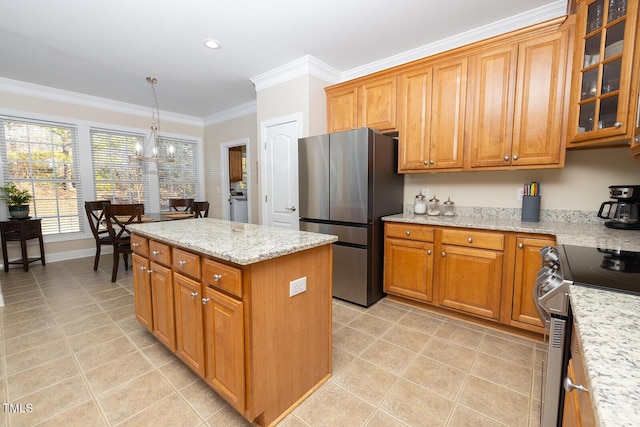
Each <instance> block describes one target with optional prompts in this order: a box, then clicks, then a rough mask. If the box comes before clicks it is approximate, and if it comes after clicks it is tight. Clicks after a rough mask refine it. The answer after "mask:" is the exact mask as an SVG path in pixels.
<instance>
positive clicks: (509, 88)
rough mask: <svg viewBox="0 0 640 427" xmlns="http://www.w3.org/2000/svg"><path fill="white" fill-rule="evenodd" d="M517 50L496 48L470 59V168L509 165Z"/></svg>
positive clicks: (504, 47)
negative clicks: (471, 82)
mask: <svg viewBox="0 0 640 427" xmlns="http://www.w3.org/2000/svg"><path fill="white" fill-rule="evenodd" d="M517 51H518V49H517V46H515V45H509V46H500V47H498V48H495V49H492V50H488V51H486V52H482V53H478V54H477V55H474V56H473V57H472V59H471V66H472V70H471V71H470V73H471V76H472V81H473V89H472V90H471V91H470V92H469V95H470V96H469V105H470V106H472V116H471V123H472V128H471V135H470V141H469V146H470V161H469V165H470V167H472V168H475V167H487V166H505V165H508V164H510V159H511V145H512V141H513V102H514V94H515V76H516V58H517Z"/></svg>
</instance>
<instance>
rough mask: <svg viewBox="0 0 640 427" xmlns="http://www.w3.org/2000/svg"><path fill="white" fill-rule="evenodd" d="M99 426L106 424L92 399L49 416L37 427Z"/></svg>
mask: <svg viewBox="0 0 640 427" xmlns="http://www.w3.org/2000/svg"><path fill="white" fill-rule="evenodd" d="M60 426H64V427H101V426H107V424H106V420H105V419H104V417H103V416H102V414H101V412H100V410H99V409H98V406H97V405H96V403H95V402H94V401H89V402H84V403H81V404H80V405H78V406H74V407H73V408H69V409H67V410H66V411H63V412H62V413H60V414H58V415H56V416H54V417H52V418H49V419H47V420H45V421H43V422H41V423H40V424H38V427H60Z"/></svg>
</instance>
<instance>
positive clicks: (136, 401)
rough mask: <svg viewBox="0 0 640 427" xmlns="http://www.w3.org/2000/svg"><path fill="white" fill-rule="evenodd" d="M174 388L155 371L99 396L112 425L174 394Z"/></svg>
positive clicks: (99, 400)
mask: <svg viewBox="0 0 640 427" xmlns="http://www.w3.org/2000/svg"><path fill="white" fill-rule="evenodd" d="M173 391H174V390H173V388H172V387H171V386H170V385H169V383H167V381H166V380H165V379H164V378H163V377H162V375H160V374H159V373H157V372H155V371H151V372H148V373H146V374H144V375H142V376H139V377H136V378H133V379H132V380H131V381H128V382H126V383H124V384H122V385H120V386H118V387H116V388H114V389H111V390H109V391H107V392H105V393H102V394H100V395H98V402H99V403H100V405H101V406H102V408H103V410H104V412H105V414H106V416H107V419H108V421H109V422H110V423H111V424H117V423H120V422H122V421H124V420H126V419H128V418H130V417H132V416H133V415H135V414H137V413H138V412H140V411H143V410H145V409H146V408H148V407H149V406H151V405H154V404H156V403H158V402H159V401H161V400H162V399H164V398H165V397H167V396H169V395H170V394H171V393H173Z"/></svg>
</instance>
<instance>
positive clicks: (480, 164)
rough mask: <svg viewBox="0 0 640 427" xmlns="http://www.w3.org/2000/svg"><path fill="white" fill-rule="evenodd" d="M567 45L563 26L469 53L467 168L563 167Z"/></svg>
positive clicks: (566, 32) (566, 34) (567, 37)
mask: <svg viewBox="0 0 640 427" xmlns="http://www.w3.org/2000/svg"><path fill="white" fill-rule="evenodd" d="M568 48H569V30H563V31H558V32H554V33H551V34H546V35H543V36H538V37H535V38H531V39H528V40H524V41H522V42H520V43H518V44H515V45H514V44H510V45H503V44H502V45H498V46H497V47H495V48H492V49H488V50H486V51H484V52H481V53H478V54H476V55H473V56H472V58H471V64H472V68H471V71H470V76H471V79H472V80H473V90H471V91H470V92H469V93H470V97H469V101H468V102H469V105H471V106H472V107H473V108H472V109H471V114H470V115H469V122H470V123H471V128H472V129H471V135H470V140H469V141H468V145H469V168H470V169H472V170H474V169H476V168H494V169H500V168H502V169H504V168H506V167H509V168H514V167H517V168H521V167H524V168H530V167H534V166H535V167H536V168H539V167H542V166H544V165H547V166H550V167H561V166H564V148H565V145H564V137H565V132H564V131H563V130H564V129H565V124H564V123H565V121H566V113H567V109H566V106H567V105H568V104H567V99H566V96H565V92H566V90H565V89H566V85H567V81H568V80H567V78H568V70H567V68H568V67H567V61H568V56H569V55H568V51H569V49H568ZM569 63H570V61H569Z"/></svg>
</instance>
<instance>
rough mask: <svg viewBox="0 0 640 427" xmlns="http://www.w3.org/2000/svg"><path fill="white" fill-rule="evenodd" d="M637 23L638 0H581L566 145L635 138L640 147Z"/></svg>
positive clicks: (605, 142) (622, 140)
mask: <svg viewBox="0 0 640 427" xmlns="http://www.w3.org/2000/svg"><path fill="white" fill-rule="evenodd" d="M618 4H623V5H625V6H626V10H625V9H623V8H620V7H616V6H617V5H618ZM637 26H638V2H637V1H629V0H626V1H622V2H619V1H615V2H614V1H612V0H578V1H577V13H576V37H575V53H574V57H573V58H574V59H573V63H574V67H573V83H572V87H571V106H570V115H569V141H568V144H567V147H568V148H571V147H582V146H597V145H603V146H609V145H614V144H620V143H625V144H626V143H629V142H631V144H632V149H633V151H632V152H634V153H637V152H638V151H639V150H640V148H638V143H636V141H635V136H637V135H638V132H637V128H638V122H639V121H638V87H639V85H640V82H639V80H638V79H639V77H640V74H638V73H639V70H638V42H639V40H638V37H640V35H639V34H638V31H637Z"/></svg>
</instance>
